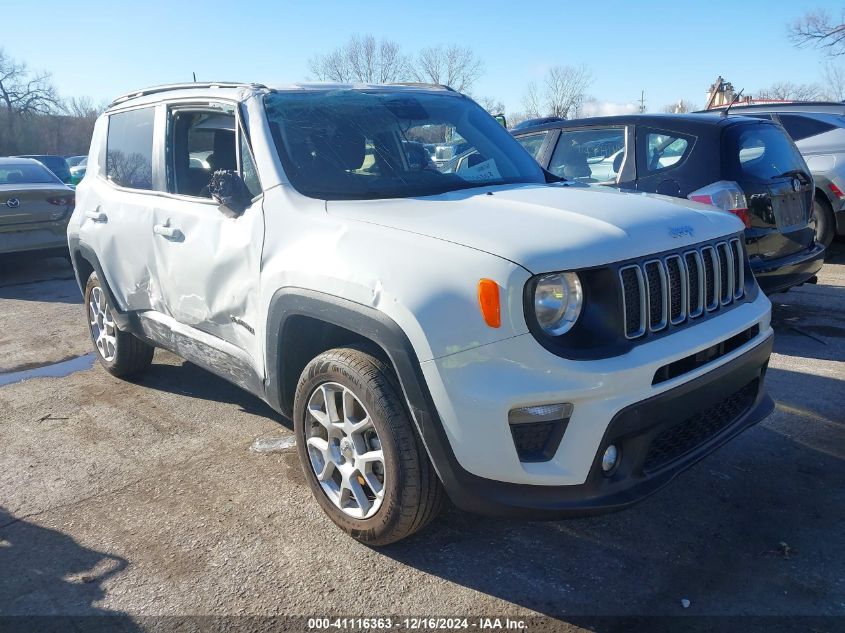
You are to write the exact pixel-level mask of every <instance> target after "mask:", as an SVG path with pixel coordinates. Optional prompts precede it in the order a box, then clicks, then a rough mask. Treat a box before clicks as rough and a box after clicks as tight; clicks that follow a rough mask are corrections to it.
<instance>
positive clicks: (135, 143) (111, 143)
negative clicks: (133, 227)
mask: <svg viewBox="0 0 845 633" xmlns="http://www.w3.org/2000/svg"><path fill="white" fill-rule="evenodd" d="M154 124H155V109H154V108H139V109H137V110H129V111H128V112H118V113H116V114H112V115H110V116H109V129H108V136H107V141H106V177H107V178H108V179H109V180H110V181H112V182H113V183H114V184H116V185H120V186H121V187H129V188H130V189H143V190H152V188H153V128H154Z"/></svg>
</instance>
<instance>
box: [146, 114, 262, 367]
mask: <svg viewBox="0 0 845 633" xmlns="http://www.w3.org/2000/svg"><path fill="white" fill-rule="evenodd" d="M166 128H167V131H166V140H165V163H166V179H167V189H168V195H165V196H162V197H160V198H159V200H158V202H157V205H156V208H155V212H154V216H155V217H154V226H153V234H154V251H155V259H156V272H157V274H158V280H159V285H160V287H161V291H162V296H163V299H164V307H165V311H166V313H167V314H169V315H170V316H172V317H173V318H174V319H176V320H177V321H179V322H180V323H182V324H185V325H188V326H191V327H193V328H196V329H198V330H201V331H203V332H205V333H207V334H210V335H212V336H214V337H217V338H219V339H222V340H223V341H226V342H228V343H231V344H233V345H235V346H237V347H238V348H240V349H241V350H243V351H245V352H246V353H247V355H248V356H249V357H250V358H251V359H253V361H254V366H255V367H260V366H261V358H262V357H263V355H262V352H261V349H260V345H259V342H258V341H257V340H256V336H255V327H256V322H257V318H258V313H257V300H258V276H259V269H260V260H261V248H262V244H263V236H264V215H263V210H262V197H261V195H260V193H261V189H260V185H259V184H258V181H257V177H256V176H255V170H254V168H252V166H253V165H254V163H253V162H252V155H251V152H250V150H249V144H248V143H247V140H246V137H245V135H244V134H243V132H242V129H241V127H240V122H239V117H238V116H237V109H236V106H235V105H234V104H225V103H215V102H209V103H200V104H190V105H172V106H170V107H169V108H168V111H167V125H166ZM245 164H246V168H245ZM217 170H230V171H237V172H238V173H239V174H241V175H242V176H244V180H245V182H246V183H247V186H248V188H249V189H250V191H251V193H252V194H253V196H254V197H253V200H252V204H251V205H250V206H249V207H248V208H247V209H246V210H245V211H244V212H243V213H242V214H240V215H234V214H232V213H227V212H226V210H225V209H222V210H221V208H219V207H218V205H217V203H216V202H215V201H214V200H213V199H212V198H211V195H210V193H209V191H208V184H209V181H210V179H211V176H212V174H213V173H214V172H215V171H217Z"/></svg>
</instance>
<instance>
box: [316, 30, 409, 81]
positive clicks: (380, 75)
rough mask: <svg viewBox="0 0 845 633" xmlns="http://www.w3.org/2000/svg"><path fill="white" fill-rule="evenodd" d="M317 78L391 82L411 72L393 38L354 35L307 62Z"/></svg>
mask: <svg viewBox="0 0 845 633" xmlns="http://www.w3.org/2000/svg"><path fill="white" fill-rule="evenodd" d="M308 66H309V68H310V69H311V72H312V73H314V75H315V76H316V78H317V79H318V80H320V81H337V82H357V83H374V84H375V83H393V82H397V81H404V80H406V79H408V78H409V77H410V75H411V72H410V66H409V60H408V58H407V56H405V55H403V54H402V51H401V49H400V48H399V45H398V44H397V43H396V42H393V41H392V40H386V39H383V40H376V38H375V37H373V36H372V35H364V36H359V35H353V36H352V37H350V38H349V41H348V42H347V43H346V44H345V45H344V46H341V47H340V48H336V49H335V50H333V51H330V52H329V53H326V54H324V55H317V56H315V57H313V58H311V59H310V60H309V61H308Z"/></svg>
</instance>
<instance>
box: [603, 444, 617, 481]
mask: <svg viewBox="0 0 845 633" xmlns="http://www.w3.org/2000/svg"><path fill="white" fill-rule="evenodd" d="M620 454H621V453H620V451H619V449H618V448H617V447H616V444H611V445H610V446H608V447H607V448H606V449H604V455H602V456H601V470H602V472H603V473H604V474H605V475H609V474H610V473H612V472H613V470H614V469H615V468H616V465H617V464H618V463H619V456H620Z"/></svg>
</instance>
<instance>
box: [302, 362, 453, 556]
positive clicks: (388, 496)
mask: <svg viewBox="0 0 845 633" xmlns="http://www.w3.org/2000/svg"><path fill="white" fill-rule="evenodd" d="M399 394H400V388H399V385H398V383H397V381H396V378H395V375H394V374H393V371H392V368H391V367H390V366H389V365H388V364H387V363H385V362H384V361H382V360H381V359H379V358H377V357H375V356H373V355H371V354H368V353H367V352H365V351H363V350H360V349H354V348H339V349H333V350H329V351H327V352H324V353H323V354H320V355H319V356H317V357H316V358H315V359H314V360H312V361H311V362H310V363H308V365H307V366H306V367H305V369H304V371H303V372H302V375H301V377H300V379H299V383H298V384H297V388H296V396H295V399H294V416H293V417H294V431H295V433H296V446H297V451H298V453H299V459H300V462H301V463H302V469H303V471H304V473H305V479H306V480H307V481H308V485H309V486H310V487H311V492H312V493H313V494H314V497H315V498H316V499H317V502H318V503H319V504H320V506H321V507H322V508H323V511H324V512H325V513H326V514H327V515H328V516H329V518H330V519H331V520H332V521H334V523H335V524H336V525H337V526H338V527H340V528H341V529H342V530H343V531H344V532H346V533H347V534H349V535H350V536H351V537H352V538H354V539H356V540H358V541H360V542H362V543H365V544H366V545H371V546H379V545H387V544H388V543H393V542H395V541H399V540H401V539H403V538H405V537H407V536H409V535H411V534H413V533H414V532H416V531H417V530H420V529H422V528H423V527H425V526H426V525H428V523H430V522H431V521H432V520H433V519H434V518H435V517H436V516H437V514H438V512H439V511H440V509H441V507H442V505H443V500H444V495H445V493H444V491H443V487H442V485H441V484H440V480H439V479H438V478H437V474H436V473H435V472H434V468H433V467H432V465H431V463H430V461H429V459H428V455H427V454H426V452H425V449H424V448H423V446H422V442H421V441H420V439H419V437H418V435H417V433H416V431H415V429H414V427H413V424H412V422H411V420H410V417H409V416H408V413H407V412H406V409H405V406H404V404H403V401H402V400H401V399H400V397H399ZM318 472H319V474H318Z"/></svg>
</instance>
